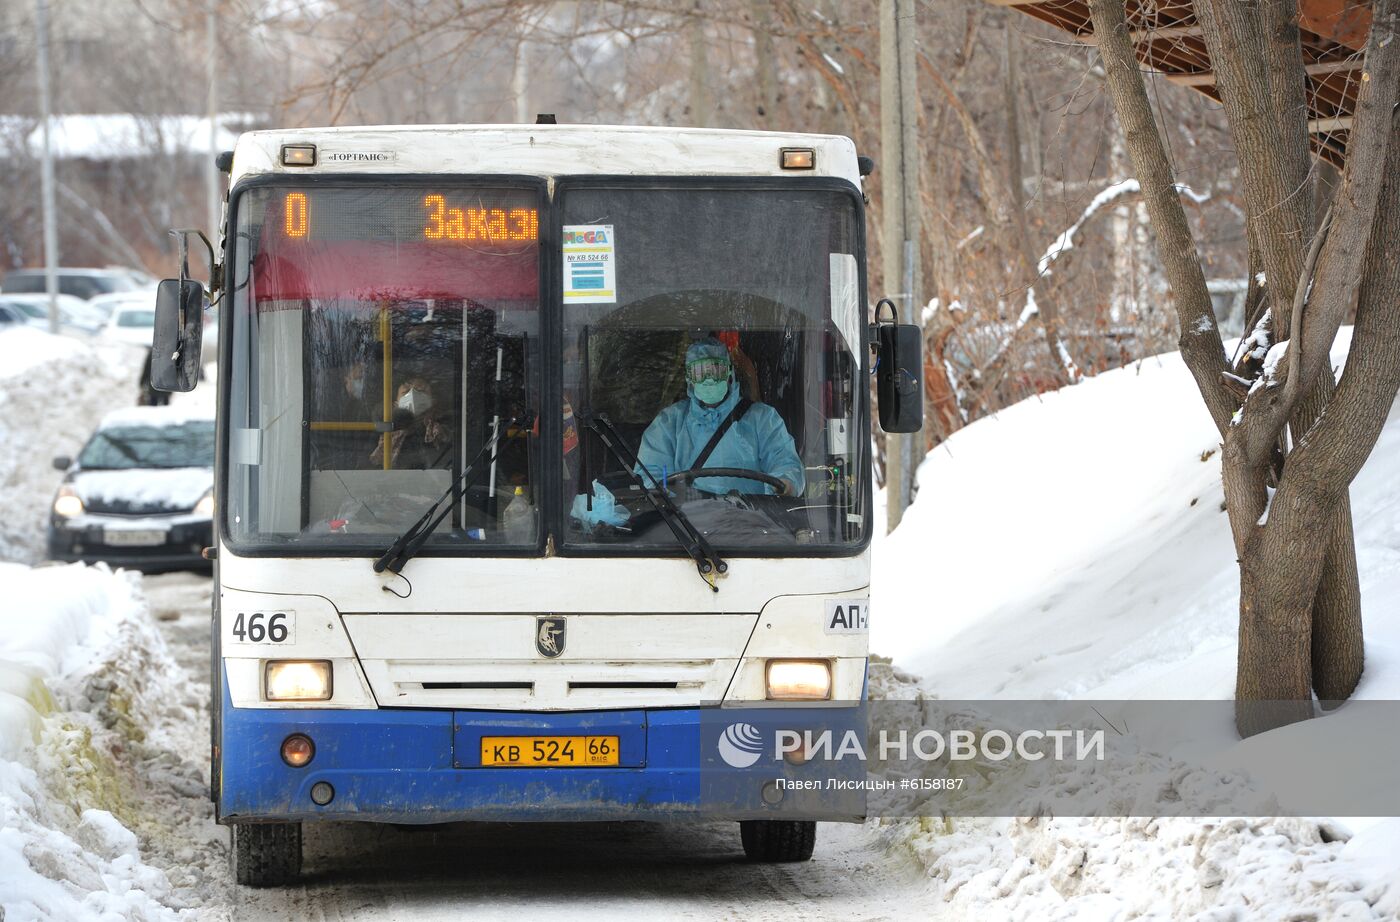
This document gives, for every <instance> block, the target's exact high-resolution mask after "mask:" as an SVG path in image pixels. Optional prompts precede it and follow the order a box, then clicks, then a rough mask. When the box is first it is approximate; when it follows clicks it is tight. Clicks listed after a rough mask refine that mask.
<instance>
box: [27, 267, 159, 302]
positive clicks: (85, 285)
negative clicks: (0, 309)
mask: <svg viewBox="0 0 1400 922" xmlns="http://www.w3.org/2000/svg"><path fill="white" fill-rule="evenodd" d="M137 271H138V270H135V269H58V270H56V273H55V274H56V275H57V282H58V290H59V293H60V294H65V295H72V296H73V297H75V298H82V299H83V300H84V301H86V300H87V299H88V298H95V297H97V296H98V295H105V294H111V293H112V292H115V291H135V290H136V289H138V288H142V287H144V286H143V285H142V284H141V283H140V282H138V278H141V277H143V276H145V273H141V274H140V275H133V273H134V272H137ZM47 290H48V288H47V286H46V283H45V280H44V270H43V269H15V270H12V271H11V272H8V273H6V275H5V278H4V281H0V292H4V293H5V294H7V295H10V294H43V293H44V292H46V291H47Z"/></svg>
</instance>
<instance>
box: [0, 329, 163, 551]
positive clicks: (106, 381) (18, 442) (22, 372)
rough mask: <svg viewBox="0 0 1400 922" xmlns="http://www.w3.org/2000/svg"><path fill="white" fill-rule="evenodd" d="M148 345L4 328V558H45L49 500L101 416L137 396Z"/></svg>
mask: <svg viewBox="0 0 1400 922" xmlns="http://www.w3.org/2000/svg"><path fill="white" fill-rule="evenodd" d="M144 355H145V353H144V351H143V350H142V349H140V348H138V347H135V346H130V345H126V344H123V343H113V342H108V341H106V340H102V339H98V338H92V337H81V336H54V335H52V334H50V333H47V332H44V331H43V330H39V329H36V328H32V327H21V328H19V329H14V330H0V502H3V506H0V508H3V509H4V515H3V516H0V560H18V561H24V562H26V563H34V562H37V561H39V560H42V559H43V557H44V547H45V545H44V542H45V529H46V527H47V523H48V514H49V504H50V503H52V502H53V495H54V490H56V489H58V484H59V481H61V480H62V479H63V472H62V471H57V470H54V468H53V465H52V462H53V459H54V458H55V457H57V456H59V455H68V456H70V457H71V456H73V455H75V454H77V452H78V449H80V448H82V446H83V443H84V442H85V441H86V440H87V437H88V436H89V435H90V434H91V433H92V430H93V428H94V427H95V426H96V425H97V422H98V420H100V419H101V418H102V415H103V414H104V413H106V412H107V411H108V410H110V409H112V408H114V407H121V406H127V405H132V404H135V403H136V397H137V393H138V389H137V379H138V377H139V374H140V369H141V360H142V358H143V357H144Z"/></svg>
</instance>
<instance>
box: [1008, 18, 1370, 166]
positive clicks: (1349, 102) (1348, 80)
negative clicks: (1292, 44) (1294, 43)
mask: <svg viewBox="0 0 1400 922" xmlns="http://www.w3.org/2000/svg"><path fill="white" fill-rule="evenodd" d="M987 2H988V3H990V4H992V5H993V6H1006V7H1012V8H1014V9H1017V10H1019V11H1020V12H1022V13H1025V14H1026V15H1028V16H1032V17H1034V18H1035V19H1039V20H1041V21H1042V22H1047V23H1049V24H1050V25H1052V26H1055V27H1057V28H1059V29H1063V30H1064V31H1065V32H1068V33H1069V34H1070V35H1071V36H1073V37H1074V39H1075V40H1076V41H1080V42H1084V43H1086V44H1093V43H1094V26H1093V24H1092V22H1090V19H1089V3H1088V0H987ZM1126 12H1127V19H1128V27H1129V28H1130V29H1132V39H1133V48H1134V50H1135V51H1136V52H1137V57H1138V60H1139V61H1141V62H1142V63H1143V65H1144V66H1146V67H1148V68H1150V69H1152V70H1154V71H1156V72H1158V73H1160V74H1161V75H1162V76H1164V77H1165V78H1166V79H1168V80H1170V81H1172V82H1173V83H1179V84H1181V85H1183V86H1189V87H1191V88H1192V89H1194V90H1196V91H1198V92H1200V93H1204V94H1205V95H1206V96H1209V97H1210V98H1211V99H1214V100H1217V101H1218V100H1219V99H1220V94H1219V91H1218V90H1217V89H1216V86H1215V68H1214V67H1212V66H1211V61H1210V53H1209V52H1208V51H1207V50H1206V42H1205V37H1204V35H1203V34H1202V30H1201V24H1200V21H1199V20H1198V19H1197V17H1196V9H1195V2H1194V0H1127V10H1126ZM1298 25H1299V30H1300V32H1301V37H1302V51H1303V70H1304V72H1305V73H1306V74H1307V80H1308V90H1307V95H1308V134H1309V135H1310V136H1311V140H1312V149H1313V153H1314V154H1316V155H1317V156H1319V157H1322V158H1324V159H1326V160H1328V161H1329V162H1331V163H1332V164H1334V165H1336V166H1341V165H1342V163H1343V162H1344V161H1345V160H1346V150H1347V138H1348V137H1349V135H1350V133H1351V120H1352V114H1353V112H1354V110H1355V108H1356V92H1357V89H1358V87H1359V84H1360V79H1361V57H1362V56H1361V49H1362V48H1363V47H1364V46H1365V44H1366V36H1367V33H1368V32H1369V31H1370V29H1371V2H1370V0H1298Z"/></svg>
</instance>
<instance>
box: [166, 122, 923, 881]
mask: <svg viewBox="0 0 1400 922" xmlns="http://www.w3.org/2000/svg"><path fill="white" fill-rule="evenodd" d="M221 161H222V162H221V166H222V167H223V168H225V169H226V170H227V171H228V172H229V181H230V188H229V197H228V204H227V208H226V211H225V225H224V227H223V228H221V231H222V236H221V243H220V245H219V246H218V247H216V248H214V249H216V250H217V257H216V258H214V254H212V253H211V261H212V262H214V263H216V265H215V266H214V267H213V269H212V270H211V274H210V280H209V288H210V292H209V294H210V296H211V298H212V299H214V300H216V301H218V302H219V303H220V306H221V316H222V320H221V325H222V329H223V331H224V335H222V336H221V337H220V344H219V350H220V354H219V356H218V361H219V369H220V373H219V375H218V387H219V395H218V401H219V402H218V407H219V409H218V419H219V436H218V465H217V472H216V484H217V486H216V491H217V503H216V505H217V515H216V520H215V528H214V547H212V548H211V549H210V550H209V551H208V552H207V553H208V555H209V556H211V557H214V558H215V561H216V570H215V574H216V577H215V578H216V591H215V602H214V605H215V619H214V624H215V627H214V631H213V638H212V640H213V667H214V670H213V671H214V682H213V684H214V702H213V705H214V711H213V714H214V734H213V753H212V755H213V773H212V776H213V792H212V793H213V797H214V800H215V803H216V808H217V815H218V818H219V820H220V821H221V822H223V823H226V824H232V825H233V841H234V857H235V863H236V869H237V879H238V880H239V881H240V882H242V883H245V884H252V885H270V884H280V883H285V882H287V881H290V880H292V879H293V878H294V877H295V875H296V874H297V873H298V871H299V868H300V865H301V828H302V824H304V823H309V822H317V821H326V820H338V821H343V820H363V821H378V822H394V823H438V822H444V821H456V820H503V821H515V822H519V821H529V820H548V821H560V820H593V819H705V818H707V817H714V816H724V817H725V818H727V819H736V820H739V821H740V825H741V832H742V835H741V837H740V838H741V841H742V845H743V848H744V850H745V851H746V852H747V854H748V855H749V856H750V857H751V858H753V859H755V860H766V861H792V860H803V859H805V858H807V857H809V856H810V855H811V852H812V847H813V842H814V840H815V821H816V820H818V819H823V820H824V819H832V820H859V819H860V814H861V812H862V809H863V807H859V808H856V809H855V810H854V811H852V809H851V808H850V807H849V806H848V805H845V806H841V807H840V808H837V807H834V806H833V807H831V808H829V809H828V808H826V807H823V806H822V804H821V803H818V804H816V806H813V805H812V804H810V803H809V804H807V805H806V807H805V808H803V809H802V810H800V811H797V812H793V811H792V810H789V811H788V812H784V803H782V802H781V801H783V797H782V796H781V794H776V795H775V794H774V792H773V791H774V789H773V783H772V779H773V778H774V777H776V776H778V775H781V774H783V773H788V774H794V773H795V774H798V775H800V774H801V773H803V772H804V771H812V772H815V771H817V770H818V769H817V767H816V766H811V765H803V764H801V763H802V759H800V758H793V757H789V758H787V759H783V758H780V757H778V756H776V755H775V754H774V753H771V752H767V751H763V752H761V753H758V749H759V747H760V743H759V742H758V741H757V740H756V736H757V735H760V734H757V733H756V728H755V725H754V722H742V721H741V722H738V723H733V724H732V725H730V724H731V723H732V722H730V721H726V720H723V719H722V717H723V716H724V715H728V714H729V713H730V712H731V711H732V713H734V714H742V713H746V712H744V711H743V710H742V709H743V707H745V706H753V705H764V706H774V705H778V704H780V703H782V702H796V703H798V704H800V705H803V706H802V707H798V708H792V709H791V714H792V716H791V717H789V718H785V719H786V720H787V721H788V723H789V724H791V725H792V726H794V727H797V726H806V725H808V724H810V723H820V722H821V720H822V717H821V715H822V714H827V715H830V714H831V713H834V712H837V711H841V710H843V709H844V710H845V711H847V712H848V713H849V712H850V711H851V710H853V705H856V704H858V703H859V702H861V701H862V700H863V698H864V690H865V675H866V657H867V627H868V620H867V619H868V607H867V604H866V599H867V597H868V592H869V583H870V551H869V547H870V535H871V531H872V529H873V528H875V527H878V526H879V523H877V522H875V521H873V520H872V516H871V508H870V506H871V463H872V462H871V438H870V428H871V421H870V417H871V404H872V400H871V397H870V392H871V387H870V385H869V383H868V382H870V381H871V375H872V372H873V373H874V374H875V378H876V379H877V381H878V390H879V401H878V405H879V409H880V416H881V422H882V424H883V425H884V426H885V428H886V429H887V430H890V431H906V432H907V431H914V430H915V429H917V428H918V427H919V426H920V425H921V422H922V398H921V395H922V385H921V383H920V381H921V378H920V372H921V365H920V362H921V360H920V358H919V337H918V331H917V328H916V327H912V326H908V325H897V324H894V323H892V322H881V323H872V322H871V320H870V317H869V314H868V309H867V302H866V295H865V288H866V286H865V233H864V211H863V205H864V201H863V194H862V191H861V183H862V174H863V173H864V172H868V169H866V170H862V166H863V165H868V162H866V163H863V162H862V161H863V158H857V156H856V151H855V148H854V146H853V144H852V143H851V141H850V140H849V139H847V138H843V137H833V136H818V135H804V134H776V133H766V132H751V131H717V130H694V129H673V128H667V129H658V128H628V127H581V126H579V127H576V126H562V125H509V126H421V127H386V128H326V129H299V130H286V131H261V132H254V133H250V134H245V135H243V136H242V137H241V138H240V139H239V142H238V145H237V148H236V150H235V151H234V152H233V154H232V157H231V158H230V157H229V156H228V155H224V156H223V157H222V158H221ZM182 261H183V260H182ZM187 271H188V270H187V269H184V268H182V273H181V278H180V279H178V280H167V281H166V282H164V283H162V288H161V292H160V295H159V297H158V309H159V314H160V317H159V319H158V323H157V329H156V333H155V350H154V352H155V356H156V358H155V362H154V365H155V367H154V368H153V372H152V376H153V381H154V382H155V384H156V385H157V386H160V387H163V388H165V389H169V390H188V389H189V388H191V387H193V386H194V384H195V382H196V380H197V378H198V375H197V368H198V365H199V361H200V356H199V339H200V336H199V333H200V331H199V317H200V311H199V310H198V309H196V306H197V305H198V303H199V299H200V298H202V297H204V295H205V290H204V285H203V284H201V283H199V282H196V281H191V280H189V279H187V278H185V275H186V274H187ZM885 319H886V320H889V319H891V318H885ZM813 703H816V704H818V705H820V706H818V707H813V706H812V704H813ZM707 721H709V722H710V723H712V724H713V725H714V726H716V727H720V728H725V727H726V726H727V731H728V732H727V734H725V735H722V736H718V737H716V736H714V734H710V733H709V732H708V731H707V730H706V727H707V726H708V724H707ZM736 727H737V731H736V729H735V728H736ZM712 737H713V738H712ZM717 746H718V750H717V748H716V747H717ZM736 746H737V747H738V749H736V748H735V747H736ZM741 750H742V751H741ZM750 750H752V751H753V753H754V754H753V755H752V758H753V760H756V762H757V764H755V765H753V766H752V767H748V766H746V765H738V764H735V763H736V762H744V761H745V760H746V758H747V757H746V756H745V755H744V753H745V752H749V751H750ZM734 752H739V753H740V754H739V757H738V758H730V755H731V754H732V753H734ZM760 755H761V758H760ZM721 757H722V758H721ZM731 769H733V770H736V771H738V770H741V769H742V770H746V771H749V772H757V773H758V774H756V775H754V776H753V778H754V779H755V780H754V781H753V782H752V783H750V781H748V780H744V781H742V782H741V784H740V786H741V788H742V789H743V791H745V792H750V789H752V790H751V792H752V793H755V794H759V795H761V796H755V797H749V796H748V795H747V793H746V794H745V795H744V796H742V797H739V798H738V799H737V800H734V801H733V802H717V801H716V798H715V796H714V795H713V793H710V794H707V788H706V772H723V771H728V770H731ZM740 774H741V776H742V777H744V778H748V777H749V776H747V775H743V774H742V772H740ZM764 777H766V778H767V779H768V781H766V782H764V781H763V778H764ZM720 800H723V798H722V797H721V798H720ZM788 806H789V807H790V806H791V804H790V803H789V804H788ZM792 816H797V817H798V818H795V819H794V818H790V817H792Z"/></svg>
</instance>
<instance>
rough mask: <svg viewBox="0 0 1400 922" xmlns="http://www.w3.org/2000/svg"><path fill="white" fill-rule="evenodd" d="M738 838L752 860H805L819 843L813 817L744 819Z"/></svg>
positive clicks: (768, 861)
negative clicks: (802, 818) (811, 818)
mask: <svg viewBox="0 0 1400 922" xmlns="http://www.w3.org/2000/svg"><path fill="white" fill-rule="evenodd" d="M739 838H740V839H742V840H743V842H744V854H745V855H747V856H748V858H749V860H750V861H762V862H765V863H774V862H781V861H806V860H807V859H809V858H811V857H812V849H813V848H815V847H816V845H817V824H816V822H815V821H813V820H741V821H740V822H739Z"/></svg>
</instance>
